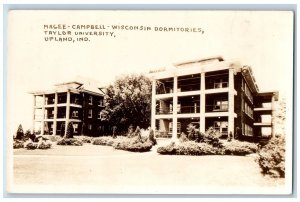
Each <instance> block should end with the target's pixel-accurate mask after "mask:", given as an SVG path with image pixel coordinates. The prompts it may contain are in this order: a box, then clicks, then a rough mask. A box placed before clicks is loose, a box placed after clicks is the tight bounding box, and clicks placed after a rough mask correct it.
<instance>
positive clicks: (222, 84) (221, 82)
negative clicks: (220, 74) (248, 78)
mask: <svg viewBox="0 0 300 202" xmlns="http://www.w3.org/2000/svg"><path fill="white" fill-rule="evenodd" d="M227 87H228V80H227V79H215V81H214V88H227Z"/></svg>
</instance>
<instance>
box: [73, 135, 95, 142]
mask: <svg viewBox="0 0 300 202" xmlns="http://www.w3.org/2000/svg"><path fill="white" fill-rule="evenodd" d="M74 138H76V139H77V140H79V141H81V142H82V143H92V142H93V137H88V136H75V137H74Z"/></svg>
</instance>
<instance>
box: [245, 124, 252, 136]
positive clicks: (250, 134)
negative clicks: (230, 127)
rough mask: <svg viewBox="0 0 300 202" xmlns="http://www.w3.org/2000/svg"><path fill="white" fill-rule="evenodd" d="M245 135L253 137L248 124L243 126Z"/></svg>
mask: <svg viewBox="0 0 300 202" xmlns="http://www.w3.org/2000/svg"><path fill="white" fill-rule="evenodd" d="M245 135H246V136H253V129H252V127H250V126H249V125H248V124H245Z"/></svg>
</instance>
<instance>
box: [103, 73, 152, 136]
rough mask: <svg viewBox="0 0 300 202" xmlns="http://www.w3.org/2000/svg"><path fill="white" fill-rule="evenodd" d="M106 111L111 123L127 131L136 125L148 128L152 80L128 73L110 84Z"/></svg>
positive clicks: (107, 118) (106, 98) (120, 129)
mask: <svg viewBox="0 0 300 202" xmlns="http://www.w3.org/2000/svg"><path fill="white" fill-rule="evenodd" d="M105 102H106V106H105V109H104V113H105V114H106V120H107V121H108V123H109V125H111V126H114V125H116V126H117V127H118V130H119V131H122V132H124V131H127V129H128V127H129V126H130V125H131V124H132V125H133V126H134V127H136V126H138V125H139V126H140V127H141V128H144V129H145V128H148V127H149V125H150V116H151V81H150V79H149V78H147V77H145V76H143V75H135V74H132V75H126V76H123V77H121V78H118V79H116V80H115V82H114V84H113V85H110V86H108V88H107V93H106V96H105Z"/></svg>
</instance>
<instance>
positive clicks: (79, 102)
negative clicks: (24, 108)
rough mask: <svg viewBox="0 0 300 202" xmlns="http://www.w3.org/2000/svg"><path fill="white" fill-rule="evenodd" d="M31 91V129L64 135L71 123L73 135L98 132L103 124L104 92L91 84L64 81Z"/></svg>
mask: <svg viewBox="0 0 300 202" xmlns="http://www.w3.org/2000/svg"><path fill="white" fill-rule="evenodd" d="M31 94H33V98H34V99H33V100H34V102H33V125H32V131H33V132H35V133H39V134H42V135H43V134H51V135H64V134H65V133H66V131H67V126H68V124H69V123H70V122H71V123H72V124H73V128H74V134H75V135H78V134H85V135H91V136H93V135H97V132H99V127H101V126H102V122H101V111H102V109H103V108H104V93H103V91H102V89H100V88H97V87H95V86H93V85H91V84H90V83H81V82H77V81H74V82H67V83H61V84H56V85H55V88H54V89H51V90H45V91H35V92H31Z"/></svg>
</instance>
